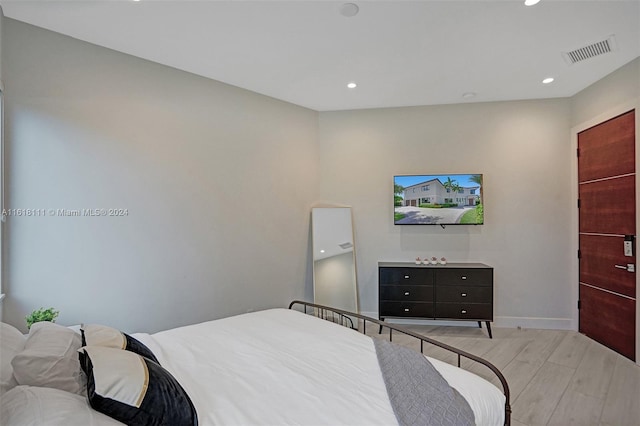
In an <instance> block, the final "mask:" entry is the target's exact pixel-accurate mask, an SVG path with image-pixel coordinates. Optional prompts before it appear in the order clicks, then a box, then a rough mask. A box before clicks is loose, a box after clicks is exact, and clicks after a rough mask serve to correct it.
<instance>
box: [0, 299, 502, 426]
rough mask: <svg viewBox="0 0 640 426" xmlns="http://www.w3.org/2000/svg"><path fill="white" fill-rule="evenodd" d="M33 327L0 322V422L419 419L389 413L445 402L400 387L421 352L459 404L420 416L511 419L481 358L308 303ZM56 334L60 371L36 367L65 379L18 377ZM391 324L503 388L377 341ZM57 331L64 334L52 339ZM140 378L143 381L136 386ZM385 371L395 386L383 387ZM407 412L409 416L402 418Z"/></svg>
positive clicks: (485, 421)
mask: <svg viewBox="0 0 640 426" xmlns="http://www.w3.org/2000/svg"><path fill="white" fill-rule="evenodd" d="M380 325H382V326H383V327H384V328H385V332H384V333H383V334H382V335H381V336H384V337H385V339H381V338H374V339H372V338H371V337H369V336H367V335H365V334H362V333H359V332H358V330H359V331H361V332H364V333H366V331H367V327H369V328H368V329H369V333H371V330H372V327H377V326H380ZM34 327H35V331H34ZM34 327H32V329H31V331H30V333H29V336H28V337H26V338H25V337H24V336H22V339H24V340H26V342H22V341H21V340H20V337H19V336H17V335H15V333H12V332H8V331H7V326H6V325H3V328H2V342H0V345H1V347H2V351H3V354H2V357H1V358H0V361H1V362H2V391H3V393H4V394H3V396H2V406H1V408H0V421H1V422H2V424H3V425H7V426H11V425H21V426H22V425H38V424H46V425H58V424H59V425H63V424H64V425H74V424H78V425H79V424H82V425H94V426H103V425H114V424H117V425H119V424H122V423H121V422H119V421H116V420H114V418H112V417H115V418H117V419H120V420H122V421H123V422H124V423H126V424H166V425H177V424H185V425H186V424H190V425H202V426H204V425H306V424H309V425H397V424H411V423H413V424H427V423H425V422H424V420H415V419H420V417H411V416H415V414H414V413H408V416H409V417H407V414H406V413H405V414H401V413H399V411H398V410H401V409H405V408H406V407H405V408H402V404H408V403H409V402H407V401H408V400H409V399H414V401H413V402H411V404H413V406H412V407H413V408H412V409H413V410H415V409H416V406H417V407H418V409H421V408H422V406H423V404H422V401H430V400H434V401H435V402H429V404H442V403H443V402H441V401H440V398H441V397H440V396H438V397H437V398H436V397H433V398H432V397H431V396H427V397H425V396H424V395H423V394H422V393H423V392H424V389H418V390H416V389H415V388H412V387H409V388H408V389H404V388H406V386H405V385H406V383H405V382H411V381H414V382H418V383H417V386H423V384H424V382H425V381H424V380H422V379H419V378H420V377H421V376H420V375H418V374H416V372H417V370H422V365H421V364H420V367H419V368H416V367H415V366H413V364H412V363H414V362H417V363H420V362H423V361H424V360H428V361H429V362H430V364H429V365H431V366H432V367H433V368H434V370H435V371H436V372H437V373H436V375H438V376H439V377H440V380H442V381H443V382H444V383H445V384H448V385H449V386H447V387H449V389H444V390H442V391H440V390H438V392H442V393H443V395H445V397H446V398H448V397H449V396H450V395H451V398H453V399H454V400H456V401H457V402H456V404H460V407H461V408H460V409H459V412H458V414H456V415H457V416H459V417H454V418H446V416H444V417H443V414H442V413H441V412H440V411H442V410H441V407H440V406H437V407H436V408H433V407H432V408H429V410H432V411H429V412H426V413H425V412H423V413H419V415H422V416H425V415H426V416H429V419H432V418H433V419H435V418H436V414H437V416H439V417H438V420H437V421H435V420H434V421H431V420H429V423H430V424H431V423H437V424H473V423H475V424H478V425H502V424H505V425H508V424H510V405H509V390H508V385H507V383H506V380H505V379H504V377H503V376H502V374H501V373H500V372H499V371H498V369H497V368H495V367H494V366H493V365H491V364H490V363H488V362H487V361H485V360H483V359H481V358H478V357H475V356H473V355H471V354H468V353H465V352H463V351H460V350H457V349H455V348H452V347H450V346H448V345H445V344H441V343H439V342H436V341H433V340H432V339H429V338H427V337H425V336H421V335H419V334H415V333H412V332H411V331H408V330H405V329H403V328H402V327H399V326H397V325H393V324H388V323H381V322H379V321H378V320H375V319H372V318H367V317H365V316H362V315H358V314H354V313H349V312H345V311H341V310H339V309H332V308H329V307H324V306H319V305H314V304H312V303H307V302H301V301H294V302H292V303H291V305H290V306H289V309H284V308H283V309H269V310H264V311H259V312H252V313H247V314H243V315H238V316H234V317H229V318H224V319H220V320H215V321H209V322H204V323H200V324H195V325H190V326H185V327H179V328H175V329H171V330H166V331H161V332H158V333H154V334H146V333H136V334H132V335H130V336H129V335H127V334H125V333H121V332H119V331H114V330H113V329H110V328H109V327H104V326H95V327H94V328H91V327H84V330H83V334H82V335H81V336H79V335H78V333H76V332H74V331H71V333H72V334H73V336H72V335H71V334H69V332H68V330H69V329H67V328H66V327H62V326H57V325H54V324H47V325H39V326H34ZM63 329H64V330H63ZM54 331H55V333H54V334H56V338H55V339H53V338H51V337H48V338H44V340H47V341H49V344H50V343H51V342H50V341H52V340H55V341H56V342H58V341H64V343H63V344H61V345H59V346H62V349H61V348H58V349H57V350H58V352H61V353H63V354H62V355H59V356H58V355H57V358H56V361H55V364H56V366H57V365H58V364H60V359H63V360H67V363H68V365H66V366H65V367H64V369H63V371H62V372H52V371H50V370H55V369H52V368H49V367H44V369H47V370H48V371H47V373H46V374H45V376H46V375H47V374H48V375H50V376H60V375H63V376H69V377H66V382H65V381H64V380H60V378H59V377H48V378H47V377H45V378H44V379H43V378H42V377H40V378H38V379H34V378H33V377H26V378H25V372H24V370H28V371H30V372H31V373H29V374H26V375H27V376H29V375H34V374H33V373H32V371H33V369H34V367H38V363H43V362H42V361H37V362H34V361H32V360H30V358H29V357H30V356H31V357H33V352H34V351H35V352H36V354H37V349H40V350H41V352H46V351H50V348H44V349H43V348H39V345H38V344H37V339H35V338H34V337H32V335H33V336H38V335H39V334H40V335H43V336H49V335H50V333H52V332H54ZM376 331H377V330H376ZM110 333H111V334H110ZM397 333H403V334H406V335H408V336H411V337H412V338H416V339H418V340H419V341H420V347H421V348H423V347H424V345H433V344H435V345H437V346H439V347H441V348H443V349H445V350H447V351H452V352H453V353H455V354H456V356H457V359H458V363H460V359H461V358H462V359H464V358H466V359H470V360H472V361H474V362H478V363H481V364H484V365H485V366H486V367H487V368H489V369H490V370H491V371H493V372H494V373H495V374H496V377H497V378H498V380H499V382H500V383H501V384H502V389H498V388H497V387H496V386H494V385H493V384H491V383H489V382H488V381H487V380H485V379H483V378H481V377H479V376H477V375H475V374H473V373H470V372H468V371H464V370H462V369H460V368H458V367H457V366H453V365H450V364H447V363H444V362H442V361H438V360H436V359H433V358H429V357H425V356H423V355H420V354H419V353H418V352H416V351H408V352H412V354H415V355H412V354H408V353H407V352H406V351H407V350H406V349H405V348H402V347H401V346H399V345H394V344H389V343H382V342H386V341H388V340H393V338H394V335H397ZM62 334H64V336H65V337H64V338H62V337H58V335H62ZM376 334H377V333H376ZM7 335H9V336H10V337H7ZM85 338H86V339H85ZM32 339H33V342H32V343H31V344H29V340H32ZM41 339H42V337H41ZM100 339H102V340H100ZM114 341H117V343H115V344H113V345H112V343H113V342H114ZM381 345H382V346H381ZM40 346H43V347H44V346H46V345H40ZM54 346H55V345H54ZM109 346H113V347H109ZM379 347H381V348H379ZM398 348H402V349H400V350H398ZM122 349H126V350H124V351H123V350H122ZM29 351H31V352H29ZM145 351H148V352H145ZM385 351H386V352H385ZM398 351H399V352H398ZM25 352H27V355H26V356H25ZM141 353H144V355H145V356H142V355H141ZM382 353H384V354H385V355H384V356H383V355H381V354H382ZM78 354H80V356H79V357H78ZM398 354H399V355H398ZM114 356H117V357H118V358H114ZM397 356H401V357H409V358H397ZM45 357H46V356H45ZM150 357H152V358H155V361H157V363H156V362H155V361H152V360H151V359H150ZM7 358H12V359H10V360H9V361H8V360H7ZM120 358H122V359H120ZM125 358H126V359H125ZM418 358H420V359H418ZM383 359H384V360H385V361H384V362H383ZM399 359H401V361H398V360H399ZM140 360H142V370H143V371H142V370H140V363H141V361H140ZM129 361H131V362H132V364H129ZM7 362H9V365H10V367H9V369H10V368H11V367H13V371H12V372H11V373H10V374H11V375H10V376H9V375H8V373H7ZM424 362H426V361H424ZM385 363H386V364H385ZM63 364H64V363H63ZM416 365H418V364H416ZM407 366H411V368H412V369H413V370H411V369H409V370H407V368H408V367H407ZM399 367H402V368H404V370H406V371H400V370H401V369H399ZM56 368H58V367H56ZM21 370H22V371H21ZM80 371H82V372H84V374H79V372H80ZM140 371H142V372H140ZM385 374H386V375H385ZM403 374H404V375H405V376H403ZM420 374H422V373H420ZM145 375H146V376H145ZM138 376H139V377H140V380H142V381H143V382H144V381H145V380H146V382H145V384H143V385H139V384H137V383H138V382H136V380H137V379H136V377H138ZM389 377H390V378H391V380H392V381H393V380H395V382H396V383H393V384H392V385H390V384H389ZM402 377H405V378H404V379H401V380H399V378H402ZM43 380H44V381H43ZM47 380H49V382H47ZM133 382H136V383H133ZM398 382H400V383H398ZM105 383H106V384H105ZM414 385H416V384H414ZM136 386H138V387H139V388H138V387H136ZM434 386H435V385H434ZM438 386H441V385H438ZM432 387H433V386H432ZM400 388H402V389H400ZM398 389H399V390H398ZM430 389H431V388H429V392H431V390H430ZM407 391H408V392H409V393H407ZM394 392H395V393H394ZM398 392H399V393H398ZM403 392H404V393H403ZM154 398H155V399H154ZM416 398H418V399H416ZM114 401H115V402H114ZM123 401H124V402H123ZM148 401H151V402H148ZM88 402H89V403H88ZM136 404H137V406H136ZM145 404H146V406H145ZM398 404H400V408H399V406H398ZM446 404H450V403H449V402H446ZM425 406H426V404H425ZM91 407H94V408H96V409H92V408H91ZM114 407H115V408H114ZM150 407H152V408H150ZM451 407H453V405H448V406H447V408H446V409H445V410H444V411H447V410H449V411H451V410H453V408H451ZM143 409H144V410H143ZM110 410H115V411H116V412H115V414H114V413H113V412H111V411H110ZM118 410H120V411H123V412H124V414H122V413H121V412H120V411H118ZM145 410H146V411H145ZM439 410H440V411H439ZM456 410H458V409H457V408H456ZM469 410H470V411H469ZM142 411H145V412H142ZM422 411H424V409H423V410H422ZM103 413H104V414H103ZM141 413H142V414H141ZM469 413H471V414H469ZM447 415H448V414H447ZM469 415H470V416H471V417H469ZM145 416H149V417H145ZM171 416H173V417H171ZM465 416H466V417H465ZM412 418H413V419H414V421H413V422H412V421H410V420H409V421H407V419H412ZM465 419H466V420H465ZM469 419H470V420H469Z"/></svg>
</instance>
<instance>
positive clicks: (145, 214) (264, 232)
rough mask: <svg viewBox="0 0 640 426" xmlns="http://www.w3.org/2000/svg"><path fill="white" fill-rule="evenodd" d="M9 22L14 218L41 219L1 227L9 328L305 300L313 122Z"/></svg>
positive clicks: (199, 314) (156, 323)
mask: <svg viewBox="0 0 640 426" xmlns="http://www.w3.org/2000/svg"><path fill="white" fill-rule="evenodd" d="M4 24H5V39H4V40H3V43H4V51H3V55H4V58H3V59H4V60H3V65H4V77H5V82H6V84H5V86H6V105H7V111H6V122H7V146H6V154H7V164H8V167H7V195H8V200H7V205H8V207H11V208H16V209H17V208H22V209H27V208H28V209H42V211H43V213H42V212H41V213H40V214H42V215H40V216H32V217H24V216H23V217H10V218H9V220H8V222H7V228H6V230H7V235H6V240H5V242H6V245H7V248H8V250H7V251H6V253H5V261H6V268H5V272H6V275H5V284H6V287H5V290H6V292H7V298H6V300H5V301H4V310H5V311H4V319H5V321H7V322H9V323H12V324H15V325H20V326H22V327H23V328H24V321H23V317H24V315H25V314H26V313H28V312H30V311H31V310H33V309H35V308H39V307H41V306H45V307H48V306H54V307H56V308H57V309H59V310H60V311H61V314H60V318H59V322H60V323H63V324H79V323H83V322H84V323H91V322H97V323H106V324H109V325H112V326H114V327H118V328H122V329H124V330H128V331H138V330H144V331H156V330H161V329H166V328H169V327H175V326H178V325H182V324H188V323H194V322H198V321H203V320H208V319H213V318H220V317H225V316H229V315H232V314H238V313H244V312H246V311H249V310H257V309H262V308H269V307H276V306H278V307H282V306H286V305H287V304H288V302H289V301H290V300H291V299H293V298H305V297H306V298H310V297H311V295H312V286H311V272H310V270H311V264H310V263H308V262H307V258H308V256H307V254H308V253H307V251H308V235H309V222H310V214H309V212H310V209H311V205H312V202H313V200H314V198H315V194H316V193H317V184H318V172H317V169H318V152H317V140H316V139H317V133H318V132H317V117H318V114H317V112H314V111H311V110H308V109H305V108H301V107H298V106H295V105H292V104H288V103H285V102H281V101H278V100H275V99H272V98H268V97H265V96H262V95H258V94H256V93H253V92H249V91H246V90H242V89H239V88H235V87H232V86H228V85H225V84H222V83H218V82H215V81H212V80H209V79H205V78H201V77H198V76H195V75H192V74H189V73H186V72H182V71H178V70H176V69H172V68H168V67H166V66H162V65H158V64H155V63H152V62H148V61H145V60H142V59H139V58H135V57H132V56H128V55H125V54H122V53H118V52H115V51H112V50H108V49H105V48H101V47H98V46H95V45H92V44H88V43H85V42H81V41H78V40H75V39H72V38H70V37H67V36H62V35H59V34H56V33H53V32H50V31H47V30H43V29H40V28H37V27H34V26H30V25H27V24H24V23H20V22H18V21H14V20H11V19H6V20H5V22H4ZM82 209H94V210H95V209H126V212H127V213H126V215H124V216H106V217H105V216H84V215H82V216H81V217H77V216H73V214H74V211H76V210H80V211H81V213H82ZM62 210H65V211H66V210H68V211H69V212H68V213H69V215H64V214H65V213H67V212H64V213H63V212H62ZM51 212H55V213H51Z"/></svg>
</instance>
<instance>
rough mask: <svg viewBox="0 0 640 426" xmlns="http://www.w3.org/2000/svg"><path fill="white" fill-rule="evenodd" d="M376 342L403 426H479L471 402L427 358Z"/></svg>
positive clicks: (377, 351)
mask: <svg viewBox="0 0 640 426" xmlns="http://www.w3.org/2000/svg"><path fill="white" fill-rule="evenodd" d="M373 343H374V346H375V348H376V353H377V355H378V363H379V364H380V370H381V371H382V377H383V378H384V383H385V385H386V387H387V393H388V394H389V400H390V401H391V406H392V407H393V411H394V413H395V415H396V419H397V420H398V424H399V425H400V426H410V425H411V426H414V425H415V426H427V425H438V426H443V425H450V426H465V425H474V424H475V418H474V415H473V411H471V407H469V403H468V402H467V401H466V400H465V399H464V397H463V396H462V395H460V394H459V393H458V391H456V390H455V389H454V388H452V387H451V386H449V384H448V383H447V381H446V380H445V379H444V378H443V377H442V375H440V373H439V372H438V371H437V370H436V369H435V368H434V367H433V365H432V364H431V363H430V362H429V360H427V359H426V358H425V357H424V355H422V354H421V353H419V352H416V351H413V350H411V349H408V348H405V347H402V346H400V345H396V344H394V343H390V342H387V341H386V340H382V339H373Z"/></svg>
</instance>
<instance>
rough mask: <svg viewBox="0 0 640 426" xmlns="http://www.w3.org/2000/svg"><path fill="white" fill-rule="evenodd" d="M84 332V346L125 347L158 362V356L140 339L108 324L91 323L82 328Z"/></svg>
mask: <svg viewBox="0 0 640 426" xmlns="http://www.w3.org/2000/svg"><path fill="white" fill-rule="evenodd" d="M80 332H81V333H82V346H105V347H108V348H117V349H124V350H126V351H131V352H134V353H137V354H138V355H142V356H143V357H145V358H149V359H150V360H151V361H154V362H157V363H158V364H160V362H158V359H157V358H156V356H155V355H154V354H153V352H151V349H149V348H148V347H147V346H145V345H144V344H143V343H142V342H140V341H139V340H136V339H134V338H133V337H131V336H129V335H128V334H126V333H123V332H121V331H120V330H116V329H115V328H112V327H108V326H106V325H97V324H90V325H86V326H83V327H82V328H81V329H80Z"/></svg>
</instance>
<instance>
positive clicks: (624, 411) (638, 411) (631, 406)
mask: <svg viewBox="0 0 640 426" xmlns="http://www.w3.org/2000/svg"><path fill="white" fill-rule="evenodd" d="M639 421H640V367H639V366H638V365H636V364H634V363H633V362H632V361H630V360H628V359H627V358H624V357H622V356H618V358H617V361H616V366H615V369H614V372H613V377H612V379H611V385H610V386H609V391H608V392H607V398H606V400H605V404H604V409H603V410H602V416H601V417H600V424H601V425H606V426H637V425H638V422H639Z"/></svg>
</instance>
